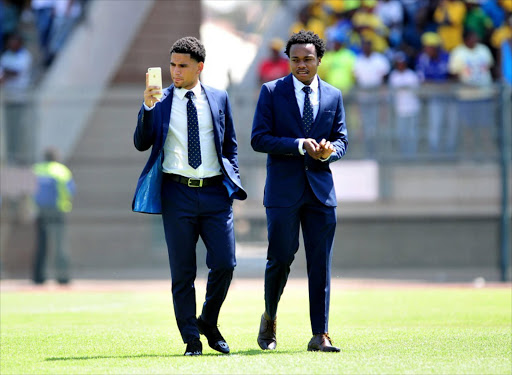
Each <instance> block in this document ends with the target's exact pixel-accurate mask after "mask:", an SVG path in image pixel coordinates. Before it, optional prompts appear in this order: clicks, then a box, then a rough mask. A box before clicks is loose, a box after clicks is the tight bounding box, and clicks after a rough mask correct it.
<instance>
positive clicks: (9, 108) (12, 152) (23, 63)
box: [0, 34, 35, 165]
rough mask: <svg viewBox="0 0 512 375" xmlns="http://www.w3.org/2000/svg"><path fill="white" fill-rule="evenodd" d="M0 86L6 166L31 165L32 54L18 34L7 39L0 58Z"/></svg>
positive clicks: (32, 130) (32, 153)
mask: <svg viewBox="0 0 512 375" xmlns="http://www.w3.org/2000/svg"><path fill="white" fill-rule="evenodd" d="M0 71H2V74H0V77H1V78H0V84H1V85H2V87H3V91H4V98H5V99H4V101H5V128H4V129H5V139H6V148H7V150H6V151H7V155H6V156H7V162H8V163H9V164H22V165H27V164H31V163H33V162H34V160H35V154H34V150H35V147H34V143H35V136H34V127H33V123H32V121H30V118H29V116H28V114H29V113H30V110H31V106H30V105H29V103H27V101H28V97H29V88H30V84H31V72H32V55H31V54H30V52H29V51H28V50H27V49H26V48H25V46H24V42H23V38H22V36H21V35H20V34H12V35H10V36H9V38H8V39H7V49H6V51H5V52H4V53H3V54H2V55H1V56H0Z"/></svg>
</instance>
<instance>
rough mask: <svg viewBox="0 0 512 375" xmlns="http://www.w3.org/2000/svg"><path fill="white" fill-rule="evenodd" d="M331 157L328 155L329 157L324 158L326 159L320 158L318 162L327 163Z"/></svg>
mask: <svg viewBox="0 0 512 375" xmlns="http://www.w3.org/2000/svg"><path fill="white" fill-rule="evenodd" d="M331 155H332V154H331ZM331 155H329V156H328V157H326V158H322V157H321V158H320V159H319V160H320V161H328V160H329V159H330V158H331Z"/></svg>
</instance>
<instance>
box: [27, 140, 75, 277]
mask: <svg viewBox="0 0 512 375" xmlns="http://www.w3.org/2000/svg"><path fill="white" fill-rule="evenodd" d="M58 160H59V157H58V152H57V150H56V149H54V148H49V149H47V150H46V151H45V153H44V162H41V163H37V164H35V165H34V168H33V171H34V173H35V175H36V177H37V190H36V193H35V196H34V200H35V202H36V204H37V207H38V215H37V247H36V252H35V257H34V265H33V271H32V272H33V274H32V280H33V281H34V283H36V284H42V283H44V282H45V281H46V260H47V258H48V255H49V253H52V254H53V256H54V257H55V272H56V279H57V282H58V283H59V284H67V283H69V281H70V270H69V268H70V267H69V255H68V252H67V250H66V248H65V244H64V242H65V226H66V215H67V214H68V213H69V212H71V208H72V199H73V196H74V194H75V182H74V180H73V175H72V173H71V171H70V170H69V168H68V167H66V166H65V165H64V164H62V163H60V162H59V161H58Z"/></svg>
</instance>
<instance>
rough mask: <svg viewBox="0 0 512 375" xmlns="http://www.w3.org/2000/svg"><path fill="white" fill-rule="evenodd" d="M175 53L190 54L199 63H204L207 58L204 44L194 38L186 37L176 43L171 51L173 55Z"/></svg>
mask: <svg viewBox="0 0 512 375" xmlns="http://www.w3.org/2000/svg"><path fill="white" fill-rule="evenodd" d="M173 53H188V54H190V57H191V58H193V59H194V60H196V61H197V62H204V59H205V58H206V50H205V49H204V46H203V43H201V42H200V41H199V39H197V38H194V37H193V36H186V37H184V38H181V39H178V40H177V41H176V42H174V44H173V45H172V47H171V51H170V54H171V55H172V54H173Z"/></svg>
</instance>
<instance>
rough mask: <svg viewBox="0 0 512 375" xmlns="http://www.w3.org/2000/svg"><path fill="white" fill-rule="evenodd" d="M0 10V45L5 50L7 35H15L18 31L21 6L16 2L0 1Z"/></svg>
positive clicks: (13, 0) (14, 0) (11, 0)
mask: <svg viewBox="0 0 512 375" xmlns="http://www.w3.org/2000/svg"><path fill="white" fill-rule="evenodd" d="M0 8H1V13H2V18H1V21H2V22H0V34H1V36H2V38H3V40H2V42H0V44H2V45H4V46H5V47H6V48H7V39H8V38H9V35H11V34H15V33H16V32H17V30H18V25H19V22H20V17H21V11H22V4H20V2H19V1H16V0H2V1H0ZM1 51H3V50H0V52H1Z"/></svg>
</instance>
